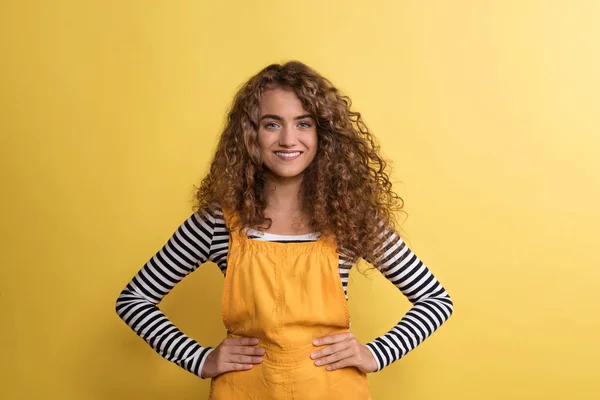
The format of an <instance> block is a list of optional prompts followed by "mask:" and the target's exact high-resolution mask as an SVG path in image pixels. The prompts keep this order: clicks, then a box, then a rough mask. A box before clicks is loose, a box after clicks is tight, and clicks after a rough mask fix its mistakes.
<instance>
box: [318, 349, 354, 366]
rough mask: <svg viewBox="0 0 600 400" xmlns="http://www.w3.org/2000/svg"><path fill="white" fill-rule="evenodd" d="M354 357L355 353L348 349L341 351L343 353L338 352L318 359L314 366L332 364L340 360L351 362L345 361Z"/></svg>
mask: <svg viewBox="0 0 600 400" xmlns="http://www.w3.org/2000/svg"><path fill="white" fill-rule="evenodd" d="M354 355H355V353H354V352H353V351H352V350H349V349H347V350H343V351H338V352H337V353H334V354H332V355H330V356H327V357H323V358H319V359H318V360H317V361H315V364H316V365H327V364H334V363H336V362H338V361H341V360H346V361H351V360H347V359H349V358H352V357H354Z"/></svg>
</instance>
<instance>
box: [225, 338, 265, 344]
mask: <svg viewBox="0 0 600 400" xmlns="http://www.w3.org/2000/svg"><path fill="white" fill-rule="evenodd" d="M259 342H260V340H258V338H252V337H238V338H227V339H225V340H223V344H225V345H227V346H255V345H257V344H258V343H259Z"/></svg>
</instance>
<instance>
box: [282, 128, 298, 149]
mask: <svg viewBox="0 0 600 400" xmlns="http://www.w3.org/2000/svg"><path fill="white" fill-rule="evenodd" d="M296 143H297V140H296V134H295V132H294V129H293V128H290V127H283V128H282V129H281V130H280V131H279V145H280V146H281V147H294V146H295V145H296Z"/></svg>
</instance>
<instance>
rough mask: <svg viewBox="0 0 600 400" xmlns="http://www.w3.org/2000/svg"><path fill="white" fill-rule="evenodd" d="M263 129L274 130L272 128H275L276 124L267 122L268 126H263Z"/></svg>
mask: <svg viewBox="0 0 600 400" xmlns="http://www.w3.org/2000/svg"><path fill="white" fill-rule="evenodd" d="M265 128H267V129H274V128H277V124H276V123H275V122H269V123H268V124H266V125H265Z"/></svg>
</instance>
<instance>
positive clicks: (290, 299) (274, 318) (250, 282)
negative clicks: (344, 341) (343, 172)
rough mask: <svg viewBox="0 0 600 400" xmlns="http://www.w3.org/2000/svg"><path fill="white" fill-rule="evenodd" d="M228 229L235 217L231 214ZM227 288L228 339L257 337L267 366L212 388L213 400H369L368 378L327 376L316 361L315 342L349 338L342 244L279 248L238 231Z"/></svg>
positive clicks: (216, 381) (342, 372)
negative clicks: (338, 247)
mask: <svg viewBox="0 0 600 400" xmlns="http://www.w3.org/2000/svg"><path fill="white" fill-rule="evenodd" d="M224 213H225V221H226V223H227V226H228V227H230V226H232V224H231V222H232V218H236V216H235V215H234V214H230V213H229V212H227V211H225V210H224ZM229 238H230V239H229V256H228V261H227V272H226V276H225V284H224V288H223V299H222V313H223V323H224V325H225V328H226V329H227V336H228V337H256V338H258V339H259V340H260V343H259V344H258V345H257V347H262V348H264V349H265V351H266V353H265V355H264V356H263V361H262V363H261V364H256V365H254V367H252V369H250V370H246V371H232V372H227V373H225V374H221V375H219V376H217V377H215V378H213V379H212V381H211V388H210V395H209V399H213V400H238V399H239V400H292V399H293V400H308V399H311V400H321V399H322V400H331V399H344V400H368V399H371V395H370V392H369V385H368V381H367V377H366V374H364V373H362V372H361V371H359V370H358V369H357V368H354V367H350V368H343V369H339V370H335V371H327V370H325V367H324V366H316V365H315V364H314V360H312V359H311V358H310V354H311V353H312V352H314V351H316V350H318V349H320V348H323V347H324V346H320V347H317V346H314V345H313V343H312V342H313V340H315V339H317V338H320V337H323V336H327V335H332V334H336V333H341V332H347V331H348V330H349V314H348V307H347V303H346V299H345V296H344V290H343V287H342V284H341V280H340V275H339V271H338V254H337V251H336V244H335V241H333V240H331V239H330V238H327V237H325V236H324V235H322V236H321V237H320V238H319V239H318V240H317V241H316V242H301V243H276V242H264V241H258V240H252V239H249V238H248V237H247V235H246V234H245V232H238V231H230V236H229Z"/></svg>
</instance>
